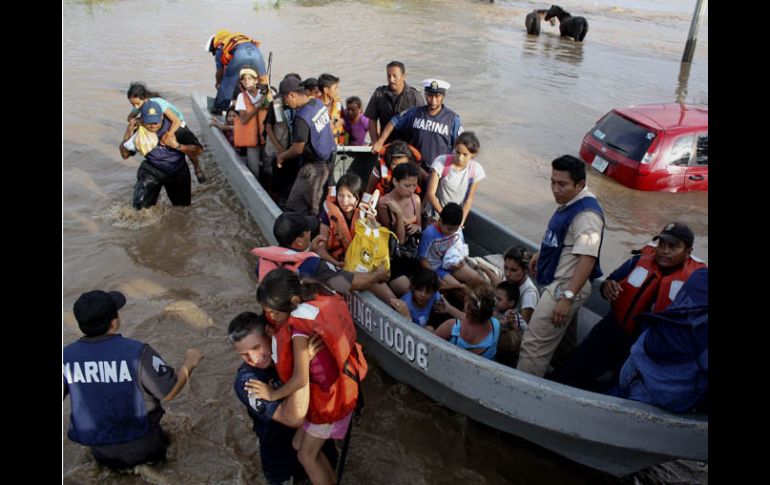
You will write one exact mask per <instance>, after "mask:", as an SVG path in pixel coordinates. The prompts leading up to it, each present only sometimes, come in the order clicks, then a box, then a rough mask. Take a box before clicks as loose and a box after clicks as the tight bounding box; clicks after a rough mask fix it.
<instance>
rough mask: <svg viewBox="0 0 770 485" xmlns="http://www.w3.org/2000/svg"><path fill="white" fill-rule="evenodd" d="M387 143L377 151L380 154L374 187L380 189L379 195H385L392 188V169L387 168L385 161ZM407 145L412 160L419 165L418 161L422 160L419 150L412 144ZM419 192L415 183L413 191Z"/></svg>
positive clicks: (418, 187)
mask: <svg viewBox="0 0 770 485" xmlns="http://www.w3.org/2000/svg"><path fill="white" fill-rule="evenodd" d="M388 145H390V143H388ZM388 145H384V146H383V147H382V148H381V149H380V151H379V152H377V153H378V154H379V155H380V159H379V162H380V179H379V180H378V181H377V186H376V187H375V188H376V189H377V190H379V191H380V194H381V195H385V194H387V193H388V192H390V191H391V190H393V171H392V170H390V169H389V168H388V164H387V163H386V162H385V150H386V149H387V148H388ZM408 146H409V151H411V152H412V155H414V161H415V162H416V163H417V166H419V165H420V163H419V162H420V161H421V160H422V155H420V150H418V149H416V148H415V147H413V146H412V145H408ZM420 192H421V190H420V186H419V185H417V190H416V191H415V193H416V194H419V193H420Z"/></svg>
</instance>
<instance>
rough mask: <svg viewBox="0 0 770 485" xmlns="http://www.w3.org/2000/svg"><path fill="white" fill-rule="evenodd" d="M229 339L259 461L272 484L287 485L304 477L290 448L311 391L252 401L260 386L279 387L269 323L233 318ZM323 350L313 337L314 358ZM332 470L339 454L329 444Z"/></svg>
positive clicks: (237, 391) (254, 316)
mask: <svg viewBox="0 0 770 485" xmlns="http://www.w3.org/2000/svg"><path fill="white" fill-rule="evenodd" d="M227 337H228V339H229V340H230V342H231V343H232V344H233V349H234V350H235V351H236V352H237V353H238V355H239V356H240V357H241V359H243V362H244V363H243V364H241V366H240V367H239V368H238V372H237V375H236V376H235V384H234V390H235V394H236V395H237V396H238V399H239V400H240V401H241V402H242V403H243V405H244V406H246V410H247V411H248V413H249V417H250V418H251V420H252V421H253V422H254V424H253V427H252V429H253V430H254V433H256V435H257V439H258V440H259V459H260V461H261V462H262V471H263V473H264V474H265V480H266V481H267V483H268V485H279V484H282V483H286V481H287V480H289V479H291V478H292V477H294V480H301V479H302V478H305V477H306V474H305V470H304V468H302V465H300V463H299V460H297V452H296V451H295V450H294V448H293V447H292V445H291V441H292V439H293V438H294V433H295V431H296V430H295V429H294V428H297V427H299V426H301V425H302V423H303V422H304V418H305V415H306V414H307V409H308V405H309V402H310V386H309V384H308V385H305V387H303V388H302V389H300V390H298V391H296V392H294V393H293V394H291V395H289V396H288V397H286V398H284V399H282V400H280V401H263V400H261V399H258V398H256V397H254V396H253V395H252V394H251V393H250V392H249V390H250V388H251V387H252V385H253V383H254V382H256V381H261V382H264V383H267V384H269V385H271V386H273V387H274V388H278V387H280V386H281V381H280V379H279V378H278V372H277V371H276V368H275V363H274V362H273V359H272V356H271V352H272V344H271V339H270V337H268V336H267V333H265V320H264V317H261V316H259V315H257V314H256V313H253V312H243V313H241V314H239V315H238V316H236V317H235V318H233V320H232V321H231V322H230V325H229V326H228V328H227ZM321 348H323V340H321V338H320V337H319V336H317V335H314V336H313V337H311V338H310V343H309V349H310V356H311V358H312V357H313V356H314V355H315V354H316V353H317V352H318V351H319V350H320V349H321ZM322 450H323V452H324V454H325V455H326V457H327V458H328V459H329V463H330V464H331V466H332V467H336V466H337V449H336V448H335V447H334V443H333V442H332V441H331V440H327V442H326V443H325V444H324V447H323V448H322Z"/></svg>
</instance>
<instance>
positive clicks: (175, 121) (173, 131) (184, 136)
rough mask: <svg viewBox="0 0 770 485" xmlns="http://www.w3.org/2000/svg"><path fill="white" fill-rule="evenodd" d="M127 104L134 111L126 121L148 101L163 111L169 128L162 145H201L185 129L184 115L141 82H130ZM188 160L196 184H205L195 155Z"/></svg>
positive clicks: (204, 176) (204, 178)
mask: <svg viewBox="0 0 770 485" xmlns="http://www.w3.org/2000/svg"><path fill="white" fill-rule="evenodd" d="M126 96H127V97H128V102H129V103H130V104H131V106H133V108H134V109H132V110H131V112H130V113H129V114H128V121H131V120H132V119H134V118H136V117H137V116H139V112H140V109H141V107H142V105H144V103H146V102H147V101H148V100H151V101H155V102H156V103H158V104H159V105H160V107H161V109H162V110H163V116H165V117H166V118H168V120H169V121H170V122H171V128H170V129H169V130H168V131H167V132H166V134H165V135H163V139H162V140H160V141H161V143H163V144H164V145H168V144H173V140H174V139H176V141H177V142H179V143H180V144H181V145H198V146H203V144H202V143H201V142H200V141H198V138H197V137H196V136H195V134H194V133H193V132H192V131H190V129H189V128H187V124H186V123H185V121H184V115H183V114H182V112H181V111H179V110H178V109H177V107H176V106H174V105H173V104H171V103H170V102H168V101H167V100H166V99H164V98H161V97H160V95H159V94H158V93H155V92H152V91H150V90H149V89H147V86H145V85H144V84H143V83H141V82H132V83H131V84H130V85H129V86H128V92H127V93H126ZM187 156H188V157H189V158H190V162H192V164H193V168H194V169H195V177H196V178H197V179H198V183H201V184H202V183H205V182H206V175H205V174H204V173H203V169H202V168H201V162H200V160H199V159H198V156H197V155H187Z"/></svg>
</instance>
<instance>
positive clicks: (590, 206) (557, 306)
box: [517, 155, 604, 377]
mask: <svg viewBox="0 0 770 485" xmlns="http://www.w3.org/2000/svg"><path fill="white" fill-rule="evenodd" d="M551 168H552V170H551V192H553V197H554V199H555V200H556V203H557V204H559V207H558V208H557V209H556V212H555V213H554V214H553V216H552V217H551V220H550V222H549V223H548V228H547V229H546V231H545V235H544V236H543V242H542V243H541V244H540V251H539V252H538V253H536V254H535V255H534V256H532V260H531V261H530V264H529V266H530V273H531V274H533V275H535V279H536V281H537V284H538V286H540V287H544V288H543V290H542V295H541V297H540V301H539V302H538V304H537V307H536V308H535V313H534V314H533V315H532V319H531V320H530V322H529V326H528V328H527V331H526V332H524V336H523V340H522V343H521V351H520V354H519V363H518V366H517V368H518V369H519V370H521V371H524V372H527V373H529V374H534V375H536V376H539V377H542V376H544V375H545V373H546V371H547V370H548V364H549V363H550V362H551V358H552V357H553V355H554V353H555V352H556V348H557V347H558V346H559V343H560V342H561V341H562V339H563V338H564V336H565V334H568V331H569V337H568V341H567V343H568V344H571V345H573V346H574V345H575V343H576V340H577V325H576V324H574V323H572V320H573V317H574V316H575V315H577V311H578V310H579V309H580V307H581V306H583V304H584V303H585V302H586V300H587V299H588V297H589V296H590V294H591V281H593V280H594V279H596V278H598V277H600V276H601V275H602V270H601V267H600V266H599V254H600V252H601V246H602V239H603V236H604V211H603V210H602V208H601V206H600V205H599V201H598V200H596V197H595V196H594V195H593V194H592V193H591V192H590V191H589V190H588V188H587V187H586V168H585V163H583V161H582V160H580V159H578V158H575V157H573V156H571V155H563V156H561V157H559V158H556V159H555V160H553V162H551Z"/></svg>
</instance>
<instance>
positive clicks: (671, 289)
mask: <svg viewBox="0 0 770 485" xmlns="http://www.w3.org/2000/svg"><path fill="white" fill-rule="evenodd" d="M652 240H653V241H657V242H658V244H657V246H652V245H647V246H645V247H644V248H642V249H641V250H640V251H635V253H636V254H635V255H634V256H633V257H631V258H630V259H628V260H626V262H625V263H623V264H622V265H621V266H620V267H619V268H618V269H616V270H615V271H613V272H612V274H610V275H609V276H608V277H607V279H606V280H604V281H603V282H602V285H601V292H602V296H603V297H604V298H606V299H607V300H609V301H610V303H611V306H610V310H609V311H608V312H607V315H605V316H604V318H602V319H601V320H600V321H599V323H597V324H596V325H594V327H593V328H592V329H591V332H590V333H589V334H588V335H587V336H586V338H585V339H583V341H582V342H581V343H580V345H579V346H578V347H577V348H576V349H575V351H574V352H573V353H572V355H570V357H569V359H568V360H567V362H566V363H565V364H564V366H563V367H561V368H559V369H557V370H556V371H555V372H554V373H553V376H552V379H553V380H555V381H557V382H561V383H563V384H568V385H570V386H575V387H580V388H581V389H587V390H590V391H595V392H604V391H606V390H607V389H608V388H609V387H610V385H611V384H614V383H615V382H617V380H618V375H619V373H620V368H621V367H622V366H623V363H624V362H625V361H626V359H627V358H628V356H629V353H630V352H631V346H632V345H633V344H634V342H635V341H636V340H637V338H638V337H639V334H640V333H641V332H642V330H643V329H642V328H641V325H639V323H638V321H637V318H636V317H637V316H638V315H639V314H641V313H643V312H651V311H654V312H656V313H658V312H662V311H664V310H666V308H668V306H669V305H671V303H672V302H673V301H674V299H675V298H676V295H677V293H678V292H679V290H680V288H682V286H683V285H684V283H685V282H686V281H687V280H688V279H689V278H690V275H691V274H692V273H693V272H695V271H696V270H698V269H700V268H704V267H705V266H706V264H705V263H704V262H703V261H701V260H700V259H698V258H696V257H694V256H692V246H693V242H694V240H695V234H694V233H693V232H692V230H691V229H690V228H689V226H687V224H684V223H682V222H671V223H669V224H666V226H665V227H664V228H663V230H661V231H660V234H658V235H657V236H655V237H654V238H652ZM607 372H609V373H610V376H611V377H610V380H609V381H607V380H604V379H602V377H603V374H605V373H607Z"/></svg>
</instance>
